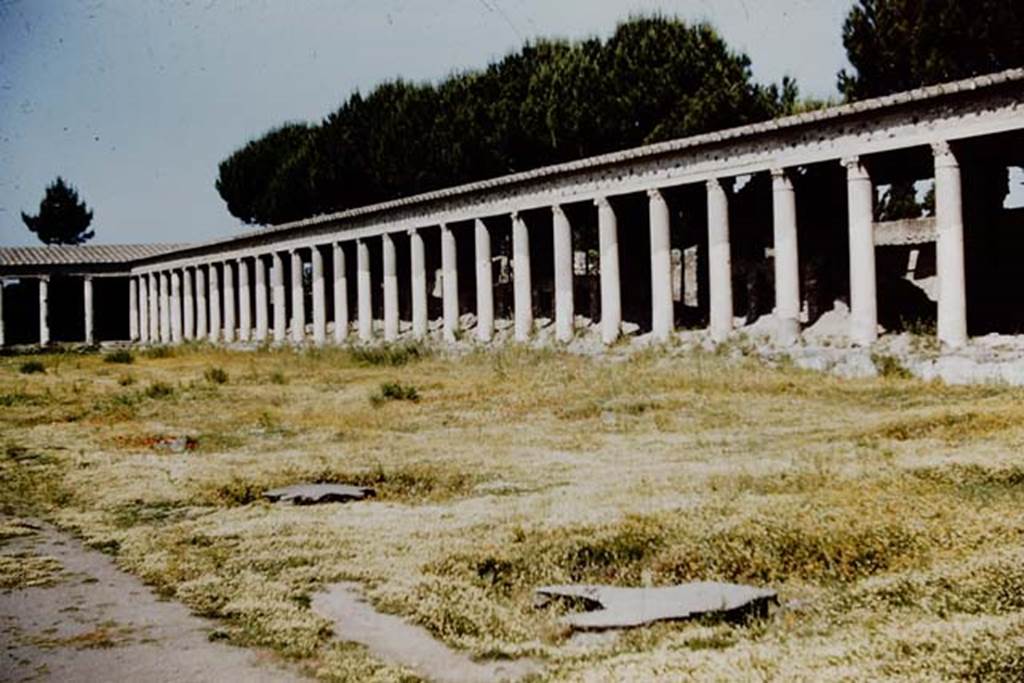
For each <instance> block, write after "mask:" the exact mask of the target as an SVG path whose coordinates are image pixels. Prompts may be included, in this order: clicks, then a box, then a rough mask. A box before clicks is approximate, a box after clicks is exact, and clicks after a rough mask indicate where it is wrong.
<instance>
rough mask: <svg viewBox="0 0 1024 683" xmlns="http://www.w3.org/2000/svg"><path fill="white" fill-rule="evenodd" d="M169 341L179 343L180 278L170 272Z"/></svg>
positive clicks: (175, 273)
mask: <svg viewBox="0 0 1024 683" xmlns="http://www.w3.org/2000/svg"><path fill="white" fill-rule="evenodd" d="M171 341H172V342H174V343H175V344H180V343H181V276H180V275H179V274H178V271H177V270H172V271H171Z"/></svg>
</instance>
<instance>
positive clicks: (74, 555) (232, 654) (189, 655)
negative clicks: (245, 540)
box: [0, 523, 305, 683]
mask: <svg viewBox="0 0 1024 683" xmlns="http://www.w3.org/2000/svg"><path fill="white" fill-rule="evenodd" d="M32 529H33V531H34V533H32V534H31V535H27V536H20V537H16V538H12V539H9V540H7V541H6V542H4V543H3V545H2V546H0V554H2V555H3V556H6V557H7V558H12V557H13V558H16V559H15V563H14V566H15V567H17V566H24V567H28V566H29V565H31V564H33V563H35V564H38V560H37V559H34V558H38V557H50V558H53V559H54V560H56V561H57V563H59V565H60V569H59V570H58V571H57V572H56V573H54V574H53V578H54V581H53V582H52V583H51V584H50V585H43V586H30V587H20V586H19V587H15V588H7V589H5V590H3V591H2V592H0V643H2V644H3V648H2V654H0V680H3V681H26V680H33V681H76V682H78V683H83V682H88V681H104V682H106V681H145V682H148V681H210V682H213V681H217V682H224V681H246V682H252V683H259V682H262V681H300V680H305V679H303V678H301V677H299V676H298V675H297V674H295V673H292V672H290V671H288V670H286V669H284V668H282V665H281V663H280V662H278V661H277V660H276V659H275V658H274V657H273V655H271V654H268V653H263V652H258V651H255V650H248V649H242V648H237V647H233V646H230V645H227V644H225V643H221V642H211V641H210V640H209V637H208V633H209V631H210V629H211V624H210V622H208V621H205V620H203V619H201V618H199V617H196V616H193V615H191V614H190V613H189V611H188V610H187V609H186V608H185V607H184V606H182V605H180V604H178V603H176V602H170V601H162V600H160V599H159V598H157V596H156V595H154V593H153V592H152V591H151V590H150V589H149V588H147V587H146V586H145V585H143V584H142V583H141V582H140V581H139V580H138V579H137V578H135V577H134V576H131V575H129V574H126V573H124V572H122V571H120V570H119V569H118V568H117V567H116V566H115V565H114V563H113V561H112V560H111V559H110V558H109V557H107V556H106V555H104V554H103V553H100V552H98V551H96V550H92V549H89V548H86V547H85V546H83V545H82V544H81V543H80V542H79V541H77V540H75V539H74V538H72V537H70V536H68V535H67V534H64V533H61V532H59V531H57V530H56V529H54V528H52V527H49V526H47V525H43V524H36V523H32ZM51 565H53V563H52V562H51ZM8 566H9V567H10V566H11V563H10V560H8ZM53 566H54V567H56V565H53Z"/></svg>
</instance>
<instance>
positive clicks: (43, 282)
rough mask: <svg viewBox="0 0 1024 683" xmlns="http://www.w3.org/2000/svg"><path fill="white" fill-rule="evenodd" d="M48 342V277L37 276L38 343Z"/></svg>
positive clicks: (43, 344)
mask: <svg viewBox="0 0 1024 683" xmlns="http://www.w3.org/2000/svg"><path fill="white" fill-rule="evenodd" d="M49 343H50V278H48V277H46V276H43V277H41V278H39V345H40V346H46V345H47V344H49Z"/></svg>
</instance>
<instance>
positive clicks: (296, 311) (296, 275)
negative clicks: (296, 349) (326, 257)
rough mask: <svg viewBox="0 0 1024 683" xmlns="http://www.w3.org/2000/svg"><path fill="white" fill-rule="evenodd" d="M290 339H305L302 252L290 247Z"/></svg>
mask: <svg viewBox="0 0 1024 683" xmlns="http://www.w3.org/2000/svg"><path fill="white" fill-rule="evenodd" d="M291 255H292V268H291V270H292V283H291V285H292V286H291V289H292V341H293V342H295V343H296V344H301V343H302V342H303V341H305V339H306V293H305V291H303V289H302V254H301V253H299V250H298V249H292V251H291Z"/></svg>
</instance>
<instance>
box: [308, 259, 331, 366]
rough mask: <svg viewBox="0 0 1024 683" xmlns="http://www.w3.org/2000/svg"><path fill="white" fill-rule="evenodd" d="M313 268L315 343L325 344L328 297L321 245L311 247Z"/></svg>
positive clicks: (318, 344)
mask: <svg viewBox="0 0 1024 683" xmlns="http://www.w3.org/2000/svg"><path fill="white" fill-rule="evenodd" d="M310 261H311V263H312V268H313V282H312V284H313V343H314V344H316V345H317V346H323V344H324V342H325V341H327V308H326V306H327V299H326V297H325V294H324V255H323V253H322V252H321V251H320V247H318V246H317V245H315V244H314V245H313V247H312V248H311V249H310Z"/></svg>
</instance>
